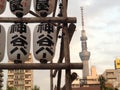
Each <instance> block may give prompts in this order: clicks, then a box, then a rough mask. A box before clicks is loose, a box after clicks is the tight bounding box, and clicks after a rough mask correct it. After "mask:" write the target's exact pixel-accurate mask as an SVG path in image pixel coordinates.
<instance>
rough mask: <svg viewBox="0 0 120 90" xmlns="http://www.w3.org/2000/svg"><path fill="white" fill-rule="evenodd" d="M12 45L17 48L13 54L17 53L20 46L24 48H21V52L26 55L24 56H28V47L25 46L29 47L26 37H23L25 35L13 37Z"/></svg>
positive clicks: (13, 50) (12, 51)
mask: <svg viewBox="0 0 120 90" xmlns="http://www.w3.org/2000/svg"><path fill="white" fill-rule="evenodd" d="M10 43H11V44H13V46H15V47H14V48H13V49H12V50H11V54H13V53H14V52H16V51H17V50H18V49H19V48H18V47H19V46H22V47H20V50H21V52H22V53H23V54H24V55H26V54H27V52H26V50H25V49H26V46H25V45H27V44H28V43H27V41H26V37H25V36H23V35H20V36H18V35H14V36H13V37H12V41H11V42H10Z"/></svg>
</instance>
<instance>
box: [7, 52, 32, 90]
mask: <svg viewBox="0 0 120 90" xmlns="http://www.w3.org/2000/svg"><path fill="white" fill-rule="evenodd" d="M8 62H9V63H13V62H11V61H8ZM25 63H33V59H32V55H31V54H30V55H29V58H28V60H27V61H26V62H25ZM7 85H8V87H11V88H13V90H32V88H33V71H32V70H8V79H7Z"/></svg>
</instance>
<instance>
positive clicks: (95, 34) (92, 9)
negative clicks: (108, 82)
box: [1, 0, 120, 90]
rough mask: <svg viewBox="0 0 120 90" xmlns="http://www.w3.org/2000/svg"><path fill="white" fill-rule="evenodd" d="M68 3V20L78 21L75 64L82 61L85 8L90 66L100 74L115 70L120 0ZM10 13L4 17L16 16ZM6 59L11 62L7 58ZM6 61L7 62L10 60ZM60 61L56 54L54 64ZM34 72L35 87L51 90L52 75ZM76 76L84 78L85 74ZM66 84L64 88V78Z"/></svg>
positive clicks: (118, 51)
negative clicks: (82, 16) (82, 18)
mask: <svg viewBox="0 0 120 90" xmlns="http://www.w3.org/2000/svg"><path fill="white" fill-rule="evenodd" d="M68 1H69V5H68V16H70V17H77V23H76V26H77V28H76V31H75V33H74V35H73V38H72V41H71V44H70V58H71V62H81V60H80V57H79V52H81V42H80V37H81V11H80V7H81V6H83V7H84V21H85V30H86V34H87V37H88V40H87V45H88V46H87V47H88V51H90V52H91V56H90V60H89V66H90V67H91V66H92V65H95V66H96V69H97V72H98V74H101V73H103V72H104V70H105V69H108V68H114V60H115V58H116V57H120V25H119V24H120V5H119V4H120V0H68ZM7 4H8V3H7ZM8 9H9V8H7V10H6V11H5V13H4V14H3V15H6V16H8V15H12V14H10V12H9V10H8ZM8 13H9V14H8ZM1 16H2V15H1ZM29 25H31V24H29ZM8 27H9V24H6V27H5V28H6V29H7V28H8ZM56 52H59V42H58V43H57V48H56ZM5 57H6V58H7V55H6V54H5ZM6 58H4V59H5V60H6ZM57 59H58V54H56V56H55V58H54V60H57ZM34 72H35V73H34V84H35V85H38V86H39V87H40V90H50V84H49V79H50V78H49V71H43V70H40V71H38V70H37V71H34ZM76 72H77V73H78V74H79V76H80V77H81V70H77V71H76ZM5 78H6V77H5ZM5 80H6V79H5ZM54 81H55V82H56V79H55V80H54ZM62 82H63V84H64V74H63V77H62ZM55 84H56V83H55Z"/></svg>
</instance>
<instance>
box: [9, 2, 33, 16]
mask: <svg viewBox="0 0 120 90" xmlns="http://www.w3.org/2000/svg"><path fill="white" fill-rule="evenodd" d="M9 3H10V10H11V12H12V13H13V14H14V15H16V16H17V17H18V18H22V17H23V16H24V15H26V14H27V13H29V11H30V6H31V0H10V1H9Z"/></svg>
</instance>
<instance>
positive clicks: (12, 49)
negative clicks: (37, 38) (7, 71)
mask: <svg viewBox="0 0 120 90" xmlns="http://www.w3.org/2000/svg"><path fill="white" fill-rule="evenodd" d="M7 39H8V41H7V51H8V58H9V60H11V61H13V62H15V63H22V62H24V61H26V60H27V59H28V56H29V53H30V29H29V27H28V26H27V25H25V24H24V23H16V24H13V25H12V26H11V27H10V28H9V30H8V35H7Z"/></svg>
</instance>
